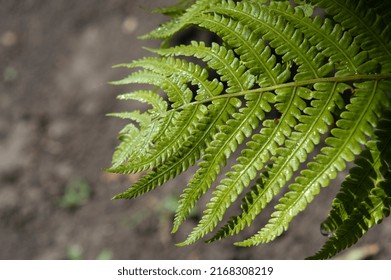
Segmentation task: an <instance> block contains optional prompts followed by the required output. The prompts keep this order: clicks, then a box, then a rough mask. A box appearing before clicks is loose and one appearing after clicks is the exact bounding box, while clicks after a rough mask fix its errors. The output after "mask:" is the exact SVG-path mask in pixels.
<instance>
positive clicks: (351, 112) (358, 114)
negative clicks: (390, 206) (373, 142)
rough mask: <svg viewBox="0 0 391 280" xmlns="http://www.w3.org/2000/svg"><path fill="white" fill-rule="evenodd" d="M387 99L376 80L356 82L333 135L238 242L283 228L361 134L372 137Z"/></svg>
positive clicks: (259, 239)
mask: <svg viewBox="0 0 391 280" xmlns="http://www.w3.org/2000/svg"><path fill="white" fill-rule="evenodd" d="M386 100H387V96H386V95H385V93H384V91H383V90H382V89H381V86H379V82H365V83H361V84H357V85H356V92H355V96H354V97H352V99H351V104H349V105H347V107H346V109H347V111H344V112H343V113H342V114H341V120H339V121H337V123H336V125H337V127H338V128H335V129H333V130H332V131H331V133H332V135H333V137H329V138H327V139H326V143H327V144H328V145H329V146H328V147H325V148H323V149H322V150H321V151H322V153H321V154H319V155H318V156H316V157H315V161H313V162H310V163H308V165H307V167H308V169H306V170H303V171H301V176H299V177H297V178H296V179H295V181H296V182H295V183H294V184H291V185H290V186H289V189H290V191H289V192H288V193H287V194H285V196H284V197H283V198H281V199H280V201H279V202H280V204H278V205H277V206H276V207H275V209H276V211H275V212H274V213H273V214H272V215H271V217H272V218H271V219H270V220H269V221H268V223H267V225H265V227H263V228H262V229H261V230H260V231H259V232H258V233H257V234H255V235H254V236H253V237H251V238H249V239H247V240H246V241H243V242H239V243H237V245H239V246H253V245H258V244H261V243H267V242H270V241H271V240H273V239H275V238H276V237H277V236H279V235H281V234H282V233H283V231H285V230H287V228H288V225H289V223H290V221H291V220H292V218H293V217H295V216H296V215H297V214H298V213H299V212H301V211H302V210H304V209H305V208H306V206H307V204H308V203H310V202H311V201H312V200H313V198H314V196H315V195H317V194H318V193H319V191H320V187H326V186H328V185H329V183H330V180H332V179H335V178H336V176H337V172H338V171H342V170H344V169H345V168H346V162H347V161H352V160H354V155H357V154H359V153H360V152H361V146H360V144H365V142H366V139H365V136H368V137H373V136H374V134H373V133H374V131H373V129H374V128H373V127H372V126H370V125H369V124H373V125H374V126H376V123H377V119H378V117H379V116H378V115H376V114H375V113H374V112H377V111H379V108H381V107H382V106H383V105H384V102H385V101H386Z"/></svg>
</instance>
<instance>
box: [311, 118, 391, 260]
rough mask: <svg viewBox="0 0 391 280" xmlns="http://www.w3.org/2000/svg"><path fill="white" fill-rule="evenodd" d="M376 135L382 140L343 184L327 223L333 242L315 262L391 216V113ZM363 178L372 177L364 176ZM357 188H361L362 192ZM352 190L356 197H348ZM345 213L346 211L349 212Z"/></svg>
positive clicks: (340, 248) (373, 145)
mask: <svg viewBox="0 0 391 280" xmlns="http://www.w3.org/2000/svg"><path fill="white" fill-rule="evenodd" d="M375 133H376V135H377V136H378V139H379V140H377V141H376V142H370V143H369V145H368V150H366V151H365V153H363V154H362V155H361V157H360V159H359V160H357V161H356V165H357V167H356V168H355V169H352V170H351V172H350V174H349V176H348V177H347V179H346V181H345V182H344V183H343V184H342V185H343V186H342V190H341V193H340V194H339V195H338V197H337V198H336V199H335V202H334V203H333V206H334V208H333V210H334V211H332V212H331V213H330V216H329V218H328V219H327V220H326V221H325V223H326V224H325V229H326V230H332V231H331V232H330V239H329V240H328V241H327V242H326V243H325V245H324V246H323V248H322V249H321V250H320V251H319V252H318V253H317V254H315V255H314V256H313V257H311V258H313V259H324V258H330V257H332V256H334V255H336V254H337V253H338V252H340V251H342V250H343V249H345V248H347V247H350V246H352V245H353V244H354V243H356V242H357V240H358V239H359V238H360V237H361V236H362V235H364V234H365V233H366V232H367V231H368V230H369V229H370V228H372V227H373V226H374V225H375V224H378V223H379V222H381V221H382V220H383V219H384V218H385V217H387V216H388V215H389V214H390V207H391V189H390V184H391V169H390V165H391V160H390V158H391V157H390V156H391V112H390V111H388V112H387V113H386V114H385V116H384V118H383V119H382V120H380V122H379V125H378V130H377V131H376V132H375ZM363 174H365V175H369V176H365V175H364V176H363ZM363 186H366V187H363ZM356 188H359V191H357V190H356ZM349 189H350V190H351V191H352V192H354V193H351V194H349V193H347V190H349ZM344 194H345V195H344ZM338 205H340V206H338ZM343 209H346V212H345V211H343ZM336 217H339V219H336ZM329 225H330V226H331V227H329Z"/></svg>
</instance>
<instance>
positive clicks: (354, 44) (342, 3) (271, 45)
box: [108, 0, 391, 258]
mask: <svg viewBox="0 0 391 280" xmlns="http://www.w3.org/2000/svg"><path fill="white" fill-rule="evenodd" d="M291 2H292V1H262V0H242V1H232V0H197V1H191V0H182V1H180V2H179V3H178V5H176V6H174V7H169V8H163V9H160V10H158V12H162V13H165V14H167V15H170V16H171V17H172V19H171V20H170V21H168V22H167V23H165V24H163V25H161V26H160V27H158V28H157V29H155V30H153V31H152V32H150V33H149V34H147V35H145V36H144V38H155V39H156V38H158V39H162V40H164V44H162V46H161V47H160V48H159V49H150V51H151V52H152V53H154V55H151V57H146V58H142V59H140V60H136V61H133V62H131V63H129V64H122V65H119V66H120V67H128V68H131V69H132V73H131V74H130V75H129V76H128V77H126V78H124V79H122V80H120V81H117V82H113V84H116V85H125V84H146V85H147V86H146V89H144V90H139V91H135V92H131V93H125V94H122V95H119V99H121V100H136V101H140V102H145V103H148V104H149V105H150V106H151V107H150V109H149V110H148V111H146V112H139V111H134V112H124V113H116V114H112V115H114V116H118V117H121V118H125V119H129V120H130V123H129V124H128V125H127V126H126V127H125V128H124V129H123V130H122V131H121V132H120V137H119V139H120V140H121V143H120V144H119V146H118V147H117V149H116V150H115V152H114V156H113V160H112V167H111V168H109V169H108V170H109V171H110V172H115V173H124V174H129V173H136V172H141V171H147V173H146V174H145V175H144V176H143V177H142V178H141V179H140V180H139V181H138V182H136V183H135V184H134V185H133V186H131V188H129V189H128V190H126V191H125V192H123V193H121V194H119V195H117V196H116V197H115V199H119V198H125V199H130V198H134V197H137V196H140V195H142V194H144V193H146V192H149V191H151V190H153V189H155V188H157V187H159V186H161V185H163V184H164V183H165V182H167V181H168V180H170V179H172V178H174V177H175V176H177V175H179V174H181V173H182V172H184V171H186V170H187V169H188V168H189V167H190V166H192V165H197V166H198V169H197V171H196V172H195V174H194V175H193V177H192V179H191V180H190V181H189V182H188V185H187V187H185V188H184V191H183V194H182V195H181V196H180V198H179V206H178V209H177V211H176V214H175V219H174V226H173V232H176V231H177V230H178V229H179V227H180V226H181V224H182V223H183V222H184V221H185V220H186V218H187V217H188V215H189V213H190V212H191V210H192V209H193V208H194V207H195V205H196V203H197V202H198V201H199V199H200V198H201V196H202V195H204V194H205V193H206V192H208V191H210V192H211V193H212V197H211V199H210V202H209V203H207V205H206V209H205V210H204V212H203V215H202V217H201V219H200V221H199V223H198V225H197V226H196V227H195V228H194V229H193V231H192V232H191V233H190V234H189V235H188V238H187V239H186V240H185V241H183V242H182V243H180V244H179V245H187V244H192V243H194V242H196V241H197V240H199V239H201V238H203V237H205V236H206V235H207V234H209V233H211V232H212V231H214V230H215V229H216V231H215V233H214V235H212V236H211V237H210V238H209V239H208V241H215V240H219V239H222V238H224V237H227V236H231V235H234V234H237V233H239V232H241V231H242V230H243V229H244V228H245V227H248V226H250V225H251V224H252V223H253V222H254V220H255V219H256V217H257V216H258V215H259V214H260V213H261V212H262V210H263V209H264V208H265V207H266V206H267V205H268V204H269V203H270V202H271V201H272V199H273V198H275V197H276V196H277V195H278V194H279V193H282V195H281V198H280V199H279V201H278V202H277V205H275V207H274V208H275V211H274V213H272V214H271V217H270V219H269V221H268V223H267V224H266V225H265V226H264V227H263V228H261V229H260V230H259V231H258V232H257V233H256V234H255V235H254V236H252V237H249V238H248V239H246V240H244V241H242V242H238V243H235V244H236V245H239V246H253V245H259V244H262V243H266V242H270V241H272V240H274V239H275V238H276V237H278V236H279V235H281V234H282V233H283V232H284V231H286V230H287V228H288V226H289V223H290V222H291V220H292V219H293V218H294V217H295V216H296V215H297V214H298V213H299V212H300V211H303V210H305V208H306V206H307V205H308V204H309V203H310V202H311V201H312V200H313V198H314V196H315V195H317V194H318V193H319V192H320V190H321V188H323V187H327V186H328V185H329V184H330V182H331V181H332V180H333V179H335V178H336V177H337V174H338V173H339V172H341V171H343V170H345V169H346V167H347V163H348V162H350V165H349V166H351V165H353V166H354V167H352V168H351V169H350V172H349V175H348V176H347V177H346V180H345V181H344V182H343V183H342V184H341V189H340V193H339V194H338V195H337V196H336V198H335V200H334V202H333V204H332V209H331V211H330V214H329V216H328V217H327V219H326V220H325V221H324V223H323V224H322V225H321V227H322V230H324V231H327V232H328V235H329V239H328V240H327V242H326V243H325V245H324V247H323V248H322V249H321V250H320V251H319V252H318V253H317V254H316V255H314V258H330V257H332V256H334V255H335V254H337V253H338V252H340V251H341V250H343V249H345V248H347V247H349V246H351V245H353V244H354V243H355V242H356V241H357V240H358V239H359V238H360V237H361V236H362V235H363V234H365V233H366V232H367V231H368V230H369V229H370V228H371V227H372V226H374V225H375V224H376V223H379V222H380V221H381V220H382V219H383V218H384V217H386V216H388V214H389V211H390V205H391V184H390V183H391V181H390V180H391V175H390V174H391V148H390V147H391V114H390V104H391V84H390V79H391V41H390V37H391V22H390V18H391V17H390V14H391V4H390V3H391V2H389V1H381V0H371V1H364V0H360V1H356V0H354V1H353V0H310V1H295V2H296V3H295V4H292V3H291ZM314 11H317V12H314ZM190 27H198V28H199V29H202V30H207V31H208V32H211V33H214V34H215V35H216V36H217V37H218V38H219V40H218V42H212V43H206V42H201V41H192V42H191V43H189V44H188V45H173V44H172V41H173V40H172V38H174V36H175V35H177V34H178V33H181V32H183V31H184V30H186V29H188V28H190ZM238 150H239V151H240V155H239V156H237V155H238V153H235V152H238ZM231 157H236V159H235V160H236V163H235V164H233V165H232V166H231V167H230V170H229V171H228V172H227V173H225V174H224V176H223V179H221V180H220V181H217V176H218V175H219V174H220V173H221V172H222V167H224V166H226V165H227V161H228V159H229V158H231ZM228 167H229V166H228ZM225 168H227V167H225ZM238 198H242V204H241V213H239V214H238V215H237V216H234V217H231V218H230V219H228V221H227V222H226V224H225V225H224V224H222V225H221V227H220V228H219V229H217V226H218V225H219V224H220V222H222V220H223V218H224V217H225V213H226V210H227V209H228V208H229V207H230V206H231V205H232V203H233V202H234V201H235V200H237V199H238Z"/></svg>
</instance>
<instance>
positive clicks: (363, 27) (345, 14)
mask: <svg viewBox="0 0 391 280" xmlns="http://www.w3.org/2000/svg"><path fill="white" fill-rule="evenodd" d="M312 2H314V3H315V4H318V5H319V6H320V7H322V8H324V9H325V10H326V12H327V13H328V14H330V15H333V17H334V19H335V20H336V21H337V22H339V23H340V24H341V25H342V26H343V27H344V28H346V29H348V30H349V33H350V34H352V35H353V36H355V38H356V40H357V41H358V42H360V46H361V48H363V49H364V50H366V51H368V53H369V55H370V57H371V58H373V59H376V60H377V61H378V62H381V63H382V67H381V72H383V73H390V72H391V32H390V28H391V26H390V25H385V23H384V21H383V20H382V19H381V18H380V17H379V16H377V14H376V12H375V11H374V10H373V9H371V8H370V6H369V5H368V4H367V1H364V0H358V1H356V0H354V1H353V0H342V1H341V0H312Z"/></svg>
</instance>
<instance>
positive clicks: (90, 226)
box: [0, 0, 391, 259]
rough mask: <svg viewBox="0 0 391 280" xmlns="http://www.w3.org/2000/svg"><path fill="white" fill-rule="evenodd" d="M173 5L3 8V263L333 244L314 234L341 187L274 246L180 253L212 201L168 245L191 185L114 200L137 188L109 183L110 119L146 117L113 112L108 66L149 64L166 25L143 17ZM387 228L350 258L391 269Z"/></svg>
mask: <svg viewBox="0 0 391 280" xmlns="http://www.w3.org/2000/svg"><path fill="white" fill-rule="evenodd" d="M175 2H176V1H173V0H171V1H169V0H160V1H141V0H110V1H103V0H83V1H77V0H55V1H51V0H24V1H14V0H0V259H303V258H305V257H307V256H309V255H311V254H313V253H315V252H316V251H317V250H318V249H319V248H320V247H321V245H322V244H323V242H324V241H325V240H326V237H324V236H322V235H321V234H320V231H319V224H320V222H321V221H322V220H323V219H324V218H325V217H326V215H327V213H328V210H329V208H330V204H331V199H332V197H333V195H335V193H336V192H337V190H338V184H337V183H335V184H333V185H331V186H330V187H329V188H327V189H324V190H323V192H322V193H321V195H319V196H318V197H317V198H316V199H315V201H314V203H312V205H311V206H309V208H308V209H307V211H305V212H304V213H302V214H300V215H299V216H298V217H297V218H296V219H295V220H294V221H293V222H292V224H291V226H290V228H289V230H288V231H287V233H286V234H284V235H283V236H281V237H280V238H278V239H277V240H276V241H275V242H274V243H272V244H268V245H263V246H259V247H255V248H237V247H235V246H233V245H232V243H233V242H234V241H237V240H241V239H243V238H245V237H248V236H249V235H250V234H251V233H254V232H256V231H257V230H258V229H259V228H260V227H261V226H262V225H263V224H264V223H265V222H266V221H267V215H266V216H263V217H260V218H259V219H258V220H257V222H256V224H255V226H254V227H252V228H251V229H249V230H248V231H246V232H244V233H243V235H241V236H239V237H234V238H229V239H228V240H224V241H219V242H215V243H213V244H205V243H203V242H199V243H197V244H195V245H192V246H188V247H177V246H175V244H176V243H178V242H180V241H183V240H184V239H185V237H186V234H187V233H189V231H190V230H191V228H192V226H194V225H196V222H197V219H198V218H199V214H200V213H202V210H203V205H205V203H206V202H207V198H204V199H202V201H201V203H200V205H198V207H197V211H196V212H195V213H194V215H193V216H192V218H191V219H189V221H187V222H186V223H185V224H184V226H183V227H182V229H181V230H180V231H179V232H178V233H177V234H175V235H171V234H170V231H171V224H172V219H173V213H174V209H175V206H176V200H177V197H178V195H179V194H180V191H181V190H182V189H183V186H184V185H185V184H186V182H187V180H188V179H189V178H190V174H187V175H183V176H180V178H178V180H175V181H173V182H170V183H168V184H166V185H165V186H164V187H161V188H159V189H158V190H156V191H154V192H152V193H150V194H147V195H145V196H143V197H141V198H139V199H135V200H133V201H123V200H117V201H112V200H111V198H112V197H113V196H114V195H115V194H117V193H119V192H121V191H123V190H125V189H126V188H128V187H129V186H130V185H131V184H132V183H133V182H134V181H135V180H137V178H138V176H137V175H133V176H117V175H113V174H108V173H105V172H104V171H103V168H105V167H109V165H110V161H111V155H112V153H113V151H114V148H115V146H116V145H117V144H118V142H117V135H118V132H119V130H120V129H121V128H122V127H123V126H124V124H125V123H124V122H123V121H121V120H119V119H114V118H109V117H106V116H105V115H106V114H107V113H110V112H118V111H124V110H133V109H135V108H137V107H136V106H139V107H138V109H143V107H141V106H142V105H140V104H139V103H131V102H128V103H126V102H123V101H118V100H116V98H115V97H116V95H117V94H120V93H123V92H125V91H131V90H132V87H128V88H125V87H123V88H121V87H114V86H110V85H108V84H107V82H108V81H112V80H118V79H120V78H122V77H123V76H125V75H126V74H127V71H126V70H124V69H112V68H111V66H112V65H115V64H118V63H122V62H130V61H132V60H133V59H137V58H140V57H142V56H145V55H147V54H148V53H147V51H145V50H143V49H142V46H146V45H147V46H149V47H156V46H158V45H159V42H158V41H140V40H138V39H137V36H139V35H142V34H145V33H147V32H148V31H150V30H152V29H153V28H155V27H156V26H158V24H159V23H161V22H163V21H164V20H165V19H166V18H165V17H164V16H161V15H157V14H152V15H151V14H150V13H148V12H147V11H146V9H144V8H152V7H154V8H156V7H162V6H166V5H169V4H172V3H175ZM390 233H391V221H389V220H386V221H385V222H384V223H383V224H381V225H380V226H377V227H376V228H375V229H373V230H371V231H370V232H369V234H368V235H367V236H366V237H365V238H363V239H362V240H361V241H360V242H359V243H358V244H357V245H356V246H355V247H354V248H353V249H351V250H349V251H346V252H345V253H346V254H347V255H346V254H345V255H342V257H343V258H354V259H356V258H357V259H361V258H370V259H390V258H391V234H390Z"/></svg>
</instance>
